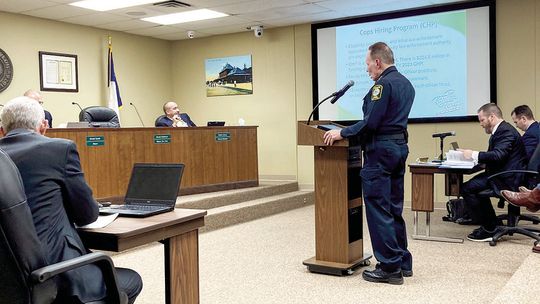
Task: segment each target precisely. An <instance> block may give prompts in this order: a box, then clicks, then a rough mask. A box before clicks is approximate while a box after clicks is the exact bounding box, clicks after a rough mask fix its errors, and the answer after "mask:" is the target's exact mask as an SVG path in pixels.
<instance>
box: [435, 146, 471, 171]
mask: <svg viewBox="0 0 540 304" xmlns="http://www.w3.org/2000/svg"><path fill="white" fill-rule="evenodd" d="M475 165H476V162H475V161H474V160H472V159H465V157H464V156H463V152H461V151H455V150H450V151H448V152H447V153H446V160H445V161H444V162H443V163H442V164H441V168H460V169H471V168H473V167H474V166H475Z"/></svg>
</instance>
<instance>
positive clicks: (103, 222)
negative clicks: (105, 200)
mask: <svg viewBox="0 0 540 304" xmlns="http://www.w3.org/2000/svg"><path fill="white" fill-rule="evenodd" d="M117 217H118V213H113V214H108V215H100V216H98V219H97V220H96V221H95V222H93V223H90V224H88V225H84V226H77V228H84V229H96V228H104V227H106V226H107V225H109V224H110V223H112V222H114V220H115V219H116V218H117Z"/></svg>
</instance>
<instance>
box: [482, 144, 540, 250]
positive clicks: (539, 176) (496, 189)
mask: <svg viewBox="0 0 540 304" xmlns="http://www.w3.org/2000/svg"><path fill="white" fill-rule="evenodd" d="M502 178H504V179H510V180H520V181H521V183H520V184H521V185H522V186H526V187H527V188H529V189H532V188H534V187H536V185H537V184H538V183H539V182H540V144H538V146H536V149H535V150H534V153H533V155H532V156H531V159H530V160H529V164H528V165H527V170H509V171H503V172H499V173H497V174H493V175H491V176H490V177H488V180H489V181H490V183H491V185H492V190H489V191H486V192H485V193H484V192H483V193H482V194H484V195H487V196H490V197H496V198H499V199H500V200H502V201H503V202H504V198H503V197H502V196H501V194H500V192H501V190H505V189H501V187H500V186H499V184H498V183H497V180H499V179H502ZM506 190H511V191H518V189H506ZM503 204H504V203H503ZM500 205H501V203H500V202H499V206H500ZM498 218H499V219H501V220H506V226H499V227H498V228H499V232H498V233H497V234H496V235H494V236H493V240H492V241H491V242H489V244H490V245H491V246H495V245H496V244H497V241H499V240H500V238H501V237H503V236H505V235H510V236H511V235H513V234H514V233H518V234H522V235H525V236H528V237H530V238H533V239H535V240H536V241H535V244H537V243H540V229H535V228H529V227H527V228H525V227H520V226H518V222H519V221H523V220H528V221H531V222H532V223H533V224H538V223H539V222H540V218H538V217H537V216H534V215H523V214H521V210H520V208H519V207H517V206H514V205H512V204H508V213H507V214H503V215H501V216H499V217H498Z"/></svg>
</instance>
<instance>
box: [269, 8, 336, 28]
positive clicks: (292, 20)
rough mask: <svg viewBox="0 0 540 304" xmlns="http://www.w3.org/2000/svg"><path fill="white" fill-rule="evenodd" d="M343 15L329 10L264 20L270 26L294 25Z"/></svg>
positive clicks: (327, 19)
mask: <svg viewBox="0 0 540 304" xmlns="http://www.w3.org/2000/svg"><path fill="white" fill-rule="evenodd" d="M344 17H346V15H345V14H342V13H338V12H332V11H329V12H323V13H318V14H312V15H305V16H297V17H289V18H279V19H270V20H265V21H264V22H266V23H268V24H271V25H272V26H275V27H278V26H288V25H295V24H306V23H309V24H311V23H316V22H322V21H329V20H333V19H340V18H344Z"/></svg>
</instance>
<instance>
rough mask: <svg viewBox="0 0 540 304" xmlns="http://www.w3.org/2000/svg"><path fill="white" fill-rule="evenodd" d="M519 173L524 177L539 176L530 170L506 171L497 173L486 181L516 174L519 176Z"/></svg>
mask: <svg viewBox="0 0 540 304" xmlns="http://www.w3.org/2000/svg"><path fill="white" fill-rule="evenodd" d="M520 173H523V174H525V175H530V176H537V175H538V174H539V172H537V171H532V170H508V171H502V172H499V173H495V174H492V175H490V176H488V180H491V179H494V178H496V177H499V176H504V175H516V174H520Z"/></svg>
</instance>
